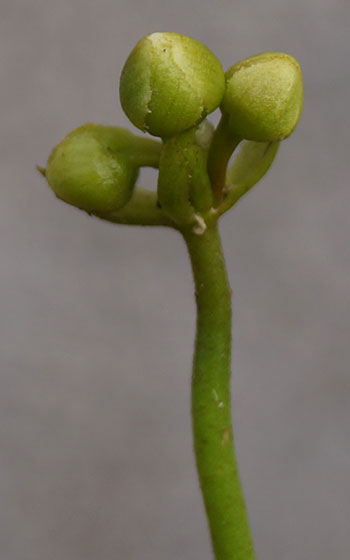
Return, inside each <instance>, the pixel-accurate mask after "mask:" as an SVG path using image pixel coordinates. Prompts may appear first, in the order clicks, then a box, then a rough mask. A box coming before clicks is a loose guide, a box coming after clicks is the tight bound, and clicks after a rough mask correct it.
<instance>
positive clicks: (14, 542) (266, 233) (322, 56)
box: [0, 0, 350, 560]
mask: <svg viewBox="0 0 350 560" xmlns="http://www.w3.org/2000/svg"><path fill="white" fill-rule="evenodd" d="M349 6H350V4H349V2H347V1H346V0H294V1H293V2H290V1H288V2H287V1H283V0H282V1H281V0H265V1H262V0H244V1H243V0H237V1H236V2H233V1H229V0H225V1H217V2H213V1H212V2H210V1H209V0H206V1H204V0H179V1H177V2H164V1H161V0H143V1H142V0H122V1H112V0H98V1H96V0H94V1H93V2H92V1H90V0H61V1H59V2H58V1H53V0H37V1H33V0H11V1H10V0H3V1H2V3H1V18H0V25H1V30H0V43H1V44H0V52H1V92H0V96H1V98H0V103H1V117H0V118H1V150H0V157H1V165H0V174H1V189H0V199H1V201H0V214H1V216H0V254H1V270H0V289H1V300H0V351H1V357H0V363H1V378H0V556H1V558H2V559H4V560H61V559H64V560H97V559H98V560H112V559H113V560H114V559H116V558H121V559H123V560H128V559H134V558H143V559H144V560H147V559H152V560H164V559H165V558H166V559H168V560H175V559H176V560H178V559H185V558H194V559H206V558H207V559H209V558H210V557H211V554H210V548H209V544H208V538H207V532H206V525H205V518H204V514H203V512H202V508H201V499H200V495H199V491H198V488H197V483H196V477H195V470H194V466H193V457H192V449H191V434H190V416H189V379H190V368H191V353H192V343H193V335H194V303H193V298H192V283H191V274H190V268H189V263H188V259H187V256H186V253H185V248H184V246H183V244H182V241H181V239H180V237H178V236H177V234H175V233H173V232H171V231H165V230H164V231H163V230H161V229H144V230H142V229H138V228H127V227H122V226H120V227H113V226H110V225H108V224H104V223H102V222H99V221H97V220H95V219H92V218H88V217H87V216H86V215H84V214H83V213H80V212H79V211H76V210H74V209H73V208H70V207H68V206H65V205H64V204H62V203H60V202H58V201H57V200H56V199H55V198H54V196H52V194H51V193H50V191H49V190H48V189H47V187H46V186H45V183H44V181H43V180H42V178H41V177H40V176H39V175H38V174H37V173H36V172H35V170H34V165H35V164H36V163H40V164H45V160H46V157H47V156H48V154H49V151H50V149H51V147H52V146H53V145H54V144H55V143H57V142H58V141H59V140H60V139H61V138H62V137H63V136H64V135H65V134H66V133H67V132H68V131H69V130H70V129H72V128H74V127H75V126H77V125H79V124H81V123H83V122H86V121H89V120H90V121H95V122H101V123H114V124H120V125H121V126H128V127H129V124H128V123H127V119H126V117H125V116H124V115H123V114H122V111H121V109H120V105H119V100H118V95H117V81H118V76H119V73H120V70H121V68H122V65H123V63H124V61H125V58H126V56H127V55H128V53H129V51H130V50H131V48H132V47H133V45H134V44H135V43H136V41H137V40H138V39H139V38H140V37H141V36H143V35H145V34H146V33H149V32H151V31H156V30H171V31H178V32H181V33H183V34H188V35H191V36H193V37H196V38H197V39H199V40H201V41H203V42H205V43H206V44H207V45H208V46H209V47H210V48H211V49H212V50H213V51H214V52H215V53H216V55H217V56H218V57H219V58H220V59H221V61H222V63H223V66H224V67H225V68H226V67H228V66H230V65H231V64H232V63H233V62H235V61H237V60H239V59H240V58H245V57H246V56H248V55H251V54H255V53H256V52H260V51H266V50H282V51H286V52H289V53H291V54H293V55H294V56H295V57H296V58H297V59H298V60H299V61H300V63H301V66H302V69H303V73H304V77H305V109H304V113H303V116H302V120H301V122H300V125H299V126H298V128H297V130H296V132H295V134H294V135H293V137H292V138H291V139H289V140H288V141H286V142H285V143H284V144H283V146H282V148H281V151H280V154H279V157H278V158H277V161H276V163H275V165H274V167H273V169H272V170H271V171H270V173H269V174H268V176H267V178H266V179H265V180H264V181H263V182H262V183H261V184H259V186H258V187H257V188H256V189H255V191H254V192H252V193H250V194H249V196H247V197H246V198H245V199H244V200H242V201H241V202H240V204H239V205H238V207H237V208H236V209H234V210H233V211H232V212H231V213H229V214H228V215H227V216H226V217H225V218H224V219H223V221H222V228H221V229H222V234H223V242H224V248H225V252H226V255H227V263H228V269H229V274H230V278H231V281H232V286H233V289H234V358H233V373H234V375H233V409H234V410H233V415H234V423H235V433H236V443H237V450H238V456H239V462H240V469H241V473H242V479H243V483H244V488H245V494H246V498H247V503H248V508H249V514H250V518H251V523H252V528H253V533H254V538H255V543H256V549H257V552H258V558H259V560H271V559H278V560H295V559H300V560H329V559H337V560H338V559H339V560H340V559H344V560H345V559H347V558H349V554H350V546H349V523H350V488H349V474H350V444H349V425H350V376H349V331H350V329H349V312H350V301H349V272H350V270H349V268H350V265H349V233H350V228H349V219H348V216H349V211H350V189H349V182H348V179H347V177H348V175H349V148H348V131H349V125H350V122H349V55H350V48H349V47H350V45H349V37H348V31H349V16H350V7H349ZM215 118H216V117H215V116H214V119H215ZM130 127H131V125H130ZM143 181H144V184H145V185H147V186H151V185H152V184H153V183H154V182H155V174H152V173H148V174H145V175H144V177H143Z"/></svg>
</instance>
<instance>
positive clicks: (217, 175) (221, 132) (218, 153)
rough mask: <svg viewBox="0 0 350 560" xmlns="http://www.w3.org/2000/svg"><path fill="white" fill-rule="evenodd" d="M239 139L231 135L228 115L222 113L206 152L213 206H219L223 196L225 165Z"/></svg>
mask: <svg viewBox="0 0 350 560" xmlns="http://www.w3.org/2000/svg"><path fill="white" fill-rule="evenodd" d="M240 141H241V138H236V137H234V136H232V134H231V132H230V129H229V126H228V117H227V116H226V115H222V117H221V119H220V122H219V124H218V126H217V128H216V130H215V132H214V135H213V139H212V141H211V144H210V148H209V154H208V174H209V178H210V181H211V184H212V189H213V197H214V206H215V207H218V206H220V204H221V202H222V200H223V198H224V196H225V189H226V171H227V165H228V163H229V161H230V157H231V156H232V154H233V152H234V150H235V149H236V148H237V146H238V144H239V143H240Z"/></svg>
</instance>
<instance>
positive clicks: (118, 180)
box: [45, 123, 138, 213]
mask: <svg viewBox="0 0 350 560" xmlns="http://www.w3.org/2000/svg"><path fill="white" fill-rule="evenodd" d="M133 138H134V136H133V135H132V134H131V133H130V132H128V131H127V130H124V129H122V128H117V127H113V126H102V125H96V124H91V123H88V124H85V125H83V126H80V127H78V128H76V129H75V130H73V131H72V132H70V133H69V134H68V135H67V136H66V137H65V138H63V140H62V141H61V142H60V143H59V144H58V145H57V146H56V147H55V148H54V149H53V150H52V152H51V154H50V156H49V159H48V162H47V167H46V170H45V176H46V179H47V182H48V183H49V185H50V187H51V189H52V190H53V191H54V193H55V194H56V196H57V197H58V198H60V199H62V200H64V201H65V202H67V203H68V204H72V205H73V206H77V207H78V208H81V209H83V210H86V211H87V212H95V213H98V212H101V213H103V212H109V211H112V210H117V209H119V208H121V207H122V206H124V205H125V204H126V203H127V202H128V201H129V199H130V197H131V195H132V191H133V187H134V184H135V182H136V178H137V174H138V169H137V167H136V166H135V164H134V163H132V162H131V159H130V157H129V155H128V150H129V146H130V144H132V142H133Z"/></svg>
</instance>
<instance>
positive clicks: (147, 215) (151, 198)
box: [94, 187, 177, 229]
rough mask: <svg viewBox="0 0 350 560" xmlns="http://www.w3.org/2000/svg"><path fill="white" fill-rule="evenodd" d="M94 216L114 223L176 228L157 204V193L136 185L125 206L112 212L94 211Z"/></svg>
mask: <svg viewBox="0 0 350 560" xmlns="http://www.w3.org/2000/svg"><path fill="white" fill-rule="evenodd" d="M94 216H96V217H97V218H100V219H101V220H106V221H107V222H112V223H114V224H124V225H133V226H167V227H173V228H175V229H177V226H176V224H175V222H173V221H172V220H171V219H170V218H169V217H168V216H167V215H166V214H164V212H163V210H162V209H161V208H159V206H158V205H157V195H156V193H155V192H153V191H148V190H146V189H142V188H140V187H138V188H137V189H135V192H134V193H133V195H132V198H131V200H130V202H128V204H126V206H123V208H121V209H120V210H115V211H114V212H105V213H99V214H98V213H94Z"/></svg>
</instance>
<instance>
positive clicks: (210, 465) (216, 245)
mask: <svg viewBox="0 0 350 560" xmlns="http://www.w3.org/2000/svg"><path fill="white" fill-rule="evenodd" d="M183 235H184V238H185V242H186V244H187V248H188V251H189V255H190V259H191V264H192V271H193V277H194V282H195V293H196V302H197V333H196V343H195V353H194V360H193V376H192V423H193V437H194V451H195V456H196V464H197V470H198V475H199V482H200V487H201V490H202V495H203V500H204V505H205V509H206V513H207V517H208V522H209V528H210V533H211V539H212V545H213V549H214V554H215V558H216V560H254V558H255V556H254V550H253V544H252V538H251V534H250V529H249V524H248V519H247V513H246V508H245V504H244V499H243V494H242V489H241V483H240V480H239V475H238V470H237V462H236V458H235V450H234V444H233V436H232V426H231V412H230V362H231V290H230V286H229V282H228V278H227V273H226V267H225V261H224V256H223V253H222V248H221V241H220V236H219V233H218V230H217V227H216V225H211V226H210V227H209V228H208V229H207V230H206V231H205V232H204V233H203V234H202V235H195V234H193V233H191V232H185V233H184V234H183Z"/></svg>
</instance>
